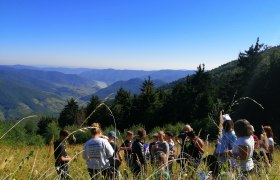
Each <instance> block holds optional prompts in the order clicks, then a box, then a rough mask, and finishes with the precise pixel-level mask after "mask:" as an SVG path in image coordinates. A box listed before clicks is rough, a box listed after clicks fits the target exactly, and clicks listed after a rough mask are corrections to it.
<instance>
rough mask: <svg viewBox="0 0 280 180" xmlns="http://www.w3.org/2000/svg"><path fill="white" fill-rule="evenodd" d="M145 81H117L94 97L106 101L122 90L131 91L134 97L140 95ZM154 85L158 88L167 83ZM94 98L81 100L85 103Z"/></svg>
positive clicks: (159, 81)
mask: <svg viewBox="0 0 280 180" xmlns="http://www.w3.org/2000/svg"><path fill="white" fill-rule="evenodd" d="M143 81H144V80H143V79H140V78H135V79H130V80H127V81H117V82H115V83H113V84H112V85H110V86H108V87H106V88H104V89H100V90H99V91H97V92H96V93H94V94H93V95H95V96H98V97H99V98H100V99H105V98H106V97H108V98H114V97H115V95H116V92H117V91H118V90H119V89H120V88H123V89H125V90H127V91H129V92H130V93H131V94H132V95H133V94H140V92H141V91H140V88H141V85H142V83H143ZM153 82H154V85H155V87H156V88H158V87H160V86H162V85H164V84H166V83H165V82H163V81H161V80H153ZM91 97H92V95H90V96H85V97H83V98H81V99H82V100H84V101H88V100H90V98H91Z"/></svg>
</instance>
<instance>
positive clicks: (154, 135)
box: [153, 133, 158, 142]
mask: <svg viewBox="0 0 280 180" xmlns="http://www.w3.org/2000/svg"><path fill="white" fill-rule="evenodd" d="M153 142H158V133H155V134H153Z"/></svg>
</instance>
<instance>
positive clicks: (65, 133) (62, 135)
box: [59, 129, 70, 141]
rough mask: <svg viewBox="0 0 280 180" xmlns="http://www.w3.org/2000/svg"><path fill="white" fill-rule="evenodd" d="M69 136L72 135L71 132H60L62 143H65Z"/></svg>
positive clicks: (63, 130) (64, 130)
mask: <svg viewBox="0 0 280 180" xmlns="http://www.w3.org/2000/svg"><path fill="white" fill-rule="evenodd" d="M69 135H70V132H69V131H67V130H66V129H62V130H60V132H59V139H60V140H61V141H63V140H65V139H66V138H67V137H68V136H69Z"/></svg>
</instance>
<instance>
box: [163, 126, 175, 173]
mask: <svg viewBox="0 0 280 180" xmlns="http://www.w3.org/2000/svg"><path fill="white" fill-rule="evenodd" d="M172 138H173V134H172V133H171V132H169V131H168V132H166V133H165V140H166V142H167V143H168V145H169V156H168V166H167V167H168V171H169V173H170V174H172V173H173V169H172V166H173V161H174V159H175V143H174V141H173V139H172Z"/></svg>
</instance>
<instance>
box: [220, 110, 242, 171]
mask: <svg viewBox="0 0 280 180" xmlns="http://www.w3.org/2000/svg"><path fill="white" fill-rule="evenodd" d="M223 120H224V122H223V132H222V138H221V139H220V142H219V143H218V144H217V147H216V151H215V154H216V156H217V159H218V161H219V162H221V163H222V164H223V163H226V162H227V160H228V158H229V157H227V153H226V152H228V151H229V150H232V148H233V146H234V145H235V142H236V140H237V137H236V135H235V132H234V123H233V121H232V120H231V118H230V117H229V115H223ZM230 162H231V167H234V166H235V164H236V163H235V161H233V160H232V159H230Z"/></svg>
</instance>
